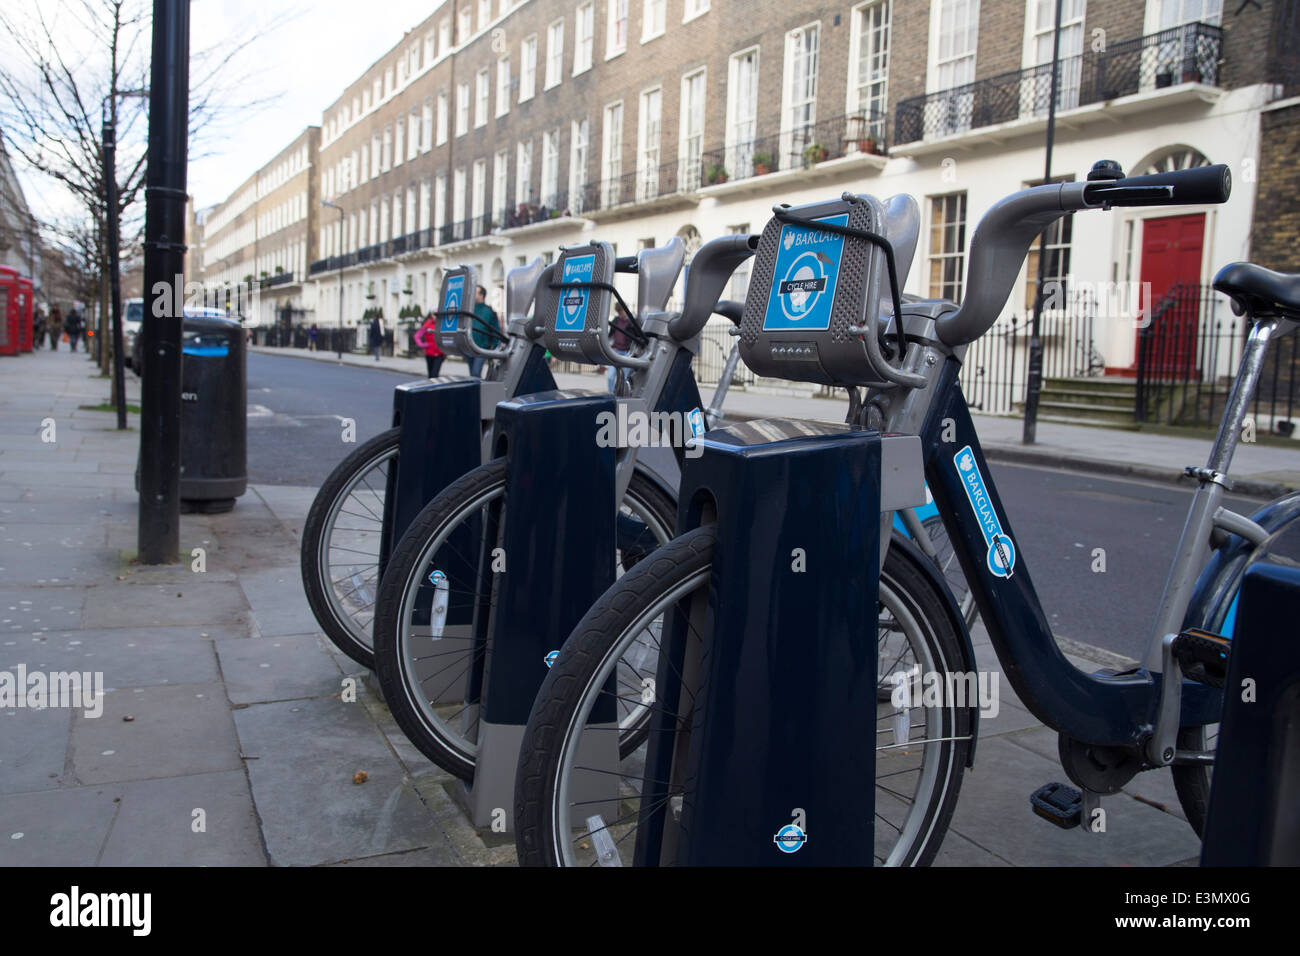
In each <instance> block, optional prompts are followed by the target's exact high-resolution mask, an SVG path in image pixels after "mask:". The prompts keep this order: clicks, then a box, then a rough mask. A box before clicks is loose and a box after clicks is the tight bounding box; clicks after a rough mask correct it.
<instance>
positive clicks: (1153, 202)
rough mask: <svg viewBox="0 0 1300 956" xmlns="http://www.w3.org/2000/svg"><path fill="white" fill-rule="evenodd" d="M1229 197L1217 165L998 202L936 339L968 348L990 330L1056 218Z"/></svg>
mask: <svg viewBox="0 0 1300 956" xmlns="http://www.w3.org/2000/svg"><path fill="white" fill-rule="evenodd" d="M1231 192H1232V176H1231V173H1230V172H1229V170H1228V167H1227V166H1223V165H1216V166H1202V167H1198V168H1196V169H1180V170H1175V171H1173V172H1168V173H1154V174H1152V175H1150V176H1132V177H1129V178H1127V179H1095V180H1089V181H1086V182H1068V183H1049V184H1048V185H1045V186H1031V187H1030V188H1029V189H1022V190H1021V191H1020V192H1017V193H1012V194H1011V195H1010V196H1007V197H1005V198H1003V199H1000V200H998V201H997V202H996V203H994V204H993V207H992V208H991V209H989V211H988V212H986V213H985V214H984V217H983V218H982V219H980V222H979V225H978V226H976V227H975V233H974V235H973V236H972V237H971V243H970V269H969V271H968V272H967V277H966V296H965V298H964V299H963V301H962V304H961V306H960V308H958V309H957V311H956V312H952V313H950V314H948V315H946V316H944V317H942V318H940V319H939V320H938V321H937V322H936V323H935V327H936V332H937V334H938V336H939V340H940V341H941V342H943V343H944V344H945V345H947V346H949V347H956V346H959V345H966V344H967V343H970V342H974V341H975V340H976V339H977V338H979V337H980V336H981V335H983V334H984V333H985V332H987V331H988V330H989V329H990V328H992V326H993V323H994V322H996V321H997V318H998V315H999V314H1001V312H1002V307H1003V306H1004V305H1005V304H1006V301H1007V296H1008V295H1009V294H1010V293H1011V287H1012V286H1013V285H1014V284H1015V281H1016V277H1017V276H1019V275H1020V266H1021V264H1022V263H1023V262H1024V261H1025V256H1026V255H1027V254H1028V252H1029V249H1030V246H1032V245H1033V242H1034V240H1035V239H1036V238H1037V237H1038V236H1039V234H1040V233H1042V231H1043V230H1044V229H1046V228H1047V227H1048V226H1049V225H1051V224H1052V223H1053V222H1055V221H1056V220H1057V219H1059V218H1060V217H1061V216H1064V215H1066V214H1068V213H1073V212H1078V211H1080V210H1083V209H1098V208H1109V207H1111V206H1185V205H1200V204H1205V203H1222V202H1226V201H1227V199H1228V196H1229V195H1230V194H1231Z"/></svg>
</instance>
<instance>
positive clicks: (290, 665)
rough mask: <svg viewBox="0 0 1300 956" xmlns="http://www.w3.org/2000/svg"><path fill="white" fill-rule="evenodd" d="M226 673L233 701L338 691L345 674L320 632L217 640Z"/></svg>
mask: <svg viewBox="0 0 1300 956" xmlns="http://www.w3.org/2000/svg"><path fill="white" fill-rule="evenodd" d="M216 644H217V655H218V656H219V657H220V659H221V674H222V677H223V678H224V679H225V682H226V693H227V694H228V695H229V697H230V702H231V703H232V704H236V705H239V704H256V703H265V702H267V701H275V700H298V699H302V698H311V697H329V696H334V697H337V696H338V695H339V693H340V691H341V689H342V674H340V673H339V668H338V665H337V664H335V663H334V659H333V658H332V657H331V656H330V654H329V653H328V652H327V651H326V650H325V648H323V647H322V646H321V638H318V637H317V636H316V635H314V634H295V635H290V636H280V637H268V638H264V639H262V640H251V641H250V640H247V639H244V638H224V639H219V640H218V641H217V642H216Z"/></svg>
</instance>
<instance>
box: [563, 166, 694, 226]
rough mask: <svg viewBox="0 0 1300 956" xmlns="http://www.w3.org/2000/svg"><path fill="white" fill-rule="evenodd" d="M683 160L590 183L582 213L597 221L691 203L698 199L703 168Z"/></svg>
mask: <svg viewBox="0 0 1300 956" xmlns="http://www.w3.org/2000/svg"><path fill="white" fill-rule="evenodd" d="M682 167H683V164H681V163H664V164H663V165H661V166H647V167H645V168H643V169H639V170H636V171H635V172H630V173H624V174H623V175H621V176H614V177H612V178H609V179H602V180H599V181H598V182H592V183H588V184H587V185H586V187H585V189H584V190H583V196H582V209H583V215H585V216H587V217H588V218H590V219H593V220H595V221H597V222H599V221H602V220H610V219H621V218H624V217H626V216H634V215H641V214H643V213H645V212H646V211H648V209H650V208H654V209H667V208H670V207H674V206H688V205H691V204H693V203H695V202H696V201H697V200H698V198H699V197H698V195H697V194H696V191H695V190H696V189H697V188H698V186H699V185H700V182H701V180H700V171H699V170H698V168H695V167H690V168H687V169H683V168H682Z"/></svg>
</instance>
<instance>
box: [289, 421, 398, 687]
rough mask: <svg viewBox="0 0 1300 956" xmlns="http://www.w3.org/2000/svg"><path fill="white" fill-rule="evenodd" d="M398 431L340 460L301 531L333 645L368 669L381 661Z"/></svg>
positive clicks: (305, 577) (307, 573)
mask: <svg viewBox="0 0 1300 956" xmlns="http://www.w3.org/2000/svg"><path fill="white" fill-rule="evenodd" d="M400 436H401V429H400V428H390V429H389V430H388V431H386V432H381V433H380V434H379V435H376V436H375V437H374V438H372V439H370V440H369V441H367V442H365V443H363V444H362V445H360V446H358V447H357V448H356V449H355V450H354V451H353V452H352V453H351V454H350V455H348V456H347V457H346V458H344V459H343V460H342V461H341V462H339V464H338V467H337V468H335V469H334V471H332V472H331V473H330V476H329V477H328V478H326V479H325V483H324V484H323V485H321V488H320V491H319V492H317V493H316V500H315V501H313V502H312V505H311V511H309V512H308V513H307V521H306V523H305V524H304V525H303V529H302V560H301V566H302V584H303V588H304V589H305V590H306V592H307V603H308V604H309V605H310V606H311V610H312V613H313V614H315V615H316V621H317V623H319V624H320V626H321V629H322V630H323V631H324V632H325V634H326V636H327V637H328V638H329V639H330V640H331V641H333V642H334V646H335V647H337V648H338V649H339V650H341V651H342V652H343V653H344V654H347V655H348V657H350V658H352V659H353V660H354V661H356V662H357V663H358V664H362V665H364V666H366V667H374V666H375V659H374V651H373V647H372V642H371V628H372V625H373V623H374V617H375V596H376V593H377V592H378V590H379V543H380V539H381V537H382V535H383V525H384V496H385V494H386V491H387V488H388V476H389V473H390V471H391V470H392V468H393V467H395V465H396V463H397V446H398V441H399V439H400Z"/></svg>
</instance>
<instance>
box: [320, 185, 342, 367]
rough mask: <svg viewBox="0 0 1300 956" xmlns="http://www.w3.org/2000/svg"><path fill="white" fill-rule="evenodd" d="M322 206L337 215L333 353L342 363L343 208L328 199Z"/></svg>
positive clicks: (324, 200)
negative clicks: (336, 322) (336, 312)
mask: <svg viewBox="0 0 1300 956" xmlns="http://www.w3.org/2000/svg"><path fill="white" fill-rule="evenodd" d="M320 204H321V205H322V206H329V208H331V209H333V210H334V211H335V212H337V213H338V214H339V241H338V243H337V245H336V255H337V256H338V260H339V331H338V334H337V335H335V336H334V351H335V352H337V353H338V357H339V361H340V362H342V361H343V207H342V206H340V205H338V204H337V203H332V202H330V201H329V200H328V199H322V200H321V201H320Z"/></svg>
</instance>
